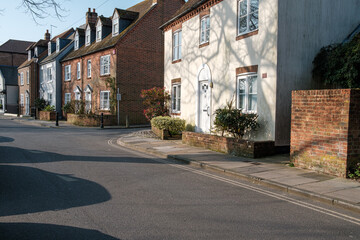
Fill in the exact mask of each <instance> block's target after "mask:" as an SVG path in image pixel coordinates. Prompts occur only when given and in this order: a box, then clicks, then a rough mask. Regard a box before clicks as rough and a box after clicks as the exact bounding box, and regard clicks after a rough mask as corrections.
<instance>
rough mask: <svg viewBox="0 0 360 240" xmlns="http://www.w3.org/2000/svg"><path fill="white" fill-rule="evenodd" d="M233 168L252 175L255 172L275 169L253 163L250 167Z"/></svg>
mask: <svg viewBox="0 0 360 240" xmlns="http://www.w3.org/2000/svg"><path fill="white" fill-rule="evenodd" d="M232 170H233V171H235V172H239V173H242V174H248V175H251V174H253V173H259V172H266V171H270V170H273V169H271V168H268V167H262V166H254V165H252V166H249V167H240V168H234V169H232Z"/></svg>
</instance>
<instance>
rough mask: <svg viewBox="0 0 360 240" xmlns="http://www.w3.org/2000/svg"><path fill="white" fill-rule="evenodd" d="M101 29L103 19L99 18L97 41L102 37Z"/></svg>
mask: <svg viewBox="0 0 360 240" xmlns="http://www.w3.org/2000/svg"><path fill="white" fill-rule="evenodd" d="M101 30H102V24H101V21H100V20H99V21H98V24H97V25H96V42H99V41H101V39H102V36H101V34H102V32H101Z"/></svg>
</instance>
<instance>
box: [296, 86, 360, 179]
mask: <svg viewBox="0 0 360 240" xmlns="http://www.w3.org/2000/svg"><path fill="white" fill-rule="evenodd" d="M290 154H291V161H292V162H293V163H294V165H295V166H297V167H301V168H307V169H313V170H316V171H319V172H322V173H327V174H331V175H335V176H339V177H346V176H347V171H348V169H349V167H350V166H351V165H352V164H355V163H356V162H359V161H360V90H359V89H334V90H309V91H293V93H292V114H291V153H290Z"/></svg>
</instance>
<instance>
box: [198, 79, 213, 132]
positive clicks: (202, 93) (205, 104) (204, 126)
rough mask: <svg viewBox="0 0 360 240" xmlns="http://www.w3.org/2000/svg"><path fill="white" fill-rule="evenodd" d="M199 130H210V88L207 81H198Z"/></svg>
mask: <svg viewBox="0 0 360 240" xmlns="http://www.w3.org/2000/svg"><path fill="white" fill-rule="evenodd" d="M198 114H199V118H198V119H199V125H198V126H199V131H200V132H204V133H209V132H210V88H209V82H208V81H201V82H199V110H198Z"/></svg>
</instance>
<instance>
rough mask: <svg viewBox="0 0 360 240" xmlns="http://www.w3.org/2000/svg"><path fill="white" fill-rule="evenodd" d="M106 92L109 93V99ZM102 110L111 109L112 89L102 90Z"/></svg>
mask: <svg viewBox="0 0 360 240" xmlns="http://www.w3.org/2000/svg"><path fill="white" fill-rule="evenodd" d="M105 93H107V96H108V98H107V99H104V95H105ZM100 110H110V91H101V92H100Z"/></svg>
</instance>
